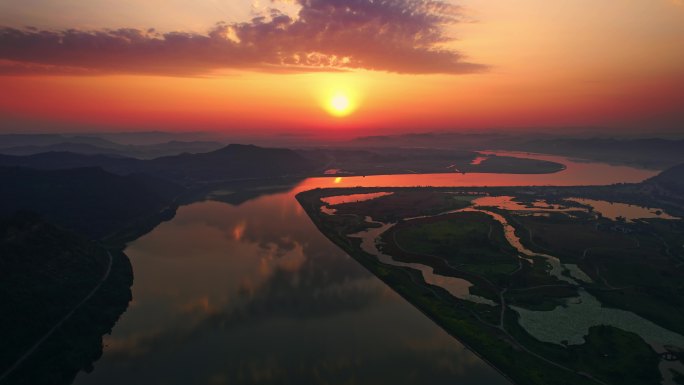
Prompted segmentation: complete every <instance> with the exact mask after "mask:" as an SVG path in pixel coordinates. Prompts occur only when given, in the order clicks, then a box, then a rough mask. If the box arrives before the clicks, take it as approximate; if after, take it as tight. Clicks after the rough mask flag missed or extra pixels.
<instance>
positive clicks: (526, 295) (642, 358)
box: [297, 188, 684, 385]
mask: <svg viewBox="0 0 684 385" xmlns="http://www.w3.org/2000/svg"><path fill="white" fill-rule="evenodd" d="M349 190H352V189H349ZM366 190H367V189H359V190H358V191H355V192H368V191H366ZM384 190H387V189H384ZM390 190H392V189H390ZM499 190H501V191H502V192H503V191H505V193H506V194H510V195H513V196H515V190H514V189H506V190H503V189H498V190H497V189H480V190H479V191H478V190H476V189H469V190H466V191H459V194H460V195H459V194H455V193H454V192H450V191H446V190H445V189H422V190H421V189H410V190H408V189H397V190H396V191H394V192H395V194H394V195H392V196H388V197H383V198H379V199H376V200H374V201H367V202H359V203H357V204H348V205H346V206H345V207H344V211H343V212H340V211H338V213H339V214H343V215H333V216H330V215H324V214H321V213H320V205H321V202H320V200H319V197H321V196H325V195H326V194H329V195H339V192H335V191H334V190H315V191H309V192H306V193H302V194H300V195H298V197H297V198H298V200H299V201H300V203H301V204H302V206H303V207H304V208H305V210H306V211H307V213H308V214H309V216H310V217H311V218H312V219H313V221H314V223H316V225H317V226H318V227H319V229H320V230H321V231H322V232H323V233H324V234H325V235H326V236H327V237H328V238H330V239H331V240H332V241H333V242H335V243H336V244H337V245H338V246H340V247H341V248H343V249H344V250H345V251H346V252H347V253H349V255H351V256H352V257H354V258H355V259H356V260H357V261H359V262H360V263H361V264H363V265H364V266H365V267H366V268H368V269H369V270H370V271H371V272H373V273H374V274H375V275H377V276H378V277H379V278H380V279H382V280H383V281H385V282H386V283H388V284H389V285H390V286H391V287H392V288H393V289H394V290H395V291H397V292H398V293H399V294H401V295H402V296H403V297H404V298H406V299H407V300H409V301H410V302H411V303H412V304H413V305H414V306H416V307H417V308H418V309H420V310H421V311H423V312H424V313H425V314H427V315H428V316H429V317H430V318H432V319H433V320H434V321H435V322H436V323H438V324H439V325H440V326H442V327H443V328H444V329H445V330H446V331H448V332H449V333H450V334H452V335H453V336H455V337H456V338H458V339H459V340H461V341H462V342H464V343H465V344H467V345H468V346H469V347H470V348H471V349H472V350H473V351H475V352H477V353H478V354H480V355H481V356H482V357H483V358H484V359H486V360H487V361H488V362H490V363H491V364H492V365H494V366H495V367H497V368H498V369H500V370H501V371H502V372H503V373H505V374H506V375H507V376H509V377H510V378H512V379H513V380H514V382H516V383H519V384H547V385H554V384H590V383H594V384H596V383H607V384H634V385H636V384H651V383H658V382H659V381H660V373H659V371H658V362H659V358H658V356H657V355H656V353H655V352H654V351H653V350H652V349H651V347H650V346H649V345H648V344H646V343H645V342H644V340H643V339H642V338H641V337H639V336H638V335H636V334H633V333H629V332H625V331H623V330H620V329H617V328H615V327H608V326H595V327H592V328H591V329H590V330H589V334H588V335H587V336H586V337H585V343H584V344H581V345H569V346H563V345H557V344H552V343H545V342H540V341H538V340H536V339H535V338H533V337H532V336H530V335H529V334H528V333H527V332H526V331H525V329H523V328H522V327H521V326H520V324H519V323H518V321H517V313H516V312H515V311H513V310H512V309H510V310H508V311H505V312H504V313H501V306H496V307H491V306H484V305H477V306H475V305H474V304H472V303H468V302H467V301H462V300H458V299H456V298H454V297H452V296H451V295H450V294H449V293H448V292H446V291H445V290H443V289H441V288H439V287H436V286H431V285H427V284H426V283H425V282H424V280H423V279H422V276H421V275H420V273H418V272H417V271H413V270H411V269H407V268H400V267H394V266H387V265H383V264H380V263H379V262H378V261H377V259H376V258H375V257H374V256H371V255H368V254H366V253H364V252H363V251H362V250H361V249H360V248H359V243H358V239H356V240H352V239H350V238H348V237H347V236H346V235H347V234H351V233H356V232H359V231H361V230H362V229H363V228H364V227H368V226H369V224H368V223H365V222H364V221H363V220H362V219H361V218H363V217H365V216H366V215H370V216H373V218H376V219H380V220H383V221H387V220H395V221H398V223H397V224H396V225H395V226H394V227H392V228H391V229H390V230H389V231H387V232H386V233H385V234H383V236H382V239H383V241H384V243H385V244H384V246H383V251H384V252H385V253H387V254H390V255H392V256H393V257H394V258H395V259H397V260H402V261H406V262H418V263H422V264H426V265H430V266H432V267H433V268H434V269H435V272H437V273H438V274H442V275H452V276H457V277H462V278H465V279H468V280H469V281H471V282H472V283H474V286H473V287H471V289H470V290H471V293H473V294H476V295H481V296H485V297H487V298H490V299H492V300H493V301H494V302H496V303H501V299H500V298H499V297H501V298H503V299H504V300H505V302H506V305H507V306H508V305H515V306H518V307H523V308H526V309H530V310H538V311H548V310H552V309H554V308H555V307H557V306H559V305H564V303H565V301H566V299H567V298H571V297H572V298H574V297H577V295H578V286H577V285H574V284H569V283H567V282H563V281H559V280H558V279H557V278H555V277H553V276H551V275H549V273H548V271H547V269H548V266H547V264H546V262H545V260H544V259H543V258H541V257H533V259H534V263H533V264H532V263H529V262H527V261H520V260H519V259H518V256H517V252H516V251H515V250H514V249H513V248H512V247H511V246H510V245H509V244H508V243H507V241H506V239H505V237H504V234H503V229H502V227H501V226H500V224H499V223H498V222H495V221H494V220H493V219H492V218H491V217H490V216H488V215H485V214H482V213H477V212H460V213H452V214H448V215H443V216H439V217H431V218H420V219H413V220H410V221H403V220H401V218H405V217H415V216H419V215H431V214H435V213H441V212H444V211H446V210H445V208H446V207H449V206H450V205H453V206H452V207H459V206H460V207H464V206H466V205H467V204H468V203H469V201H470V197H472V196H473V195H472V194H473V193H477V192H479V193H483V192H490V193H491V192H494V191H499ZM352 191H353V190H352ZM550 192H552V194H553V195H552V196H553V197H554V199H555V200H556V201H562V196H561V195H559V192H558V191H555V190H551V189H550V188H539V196H537V197H535V195H534V194H535V193H534V190H530V188H526V189H525V192H524V194H525V196H526V199H530V200H533V199H542V198H543V197H544V196H545V194H549V193H550ZM573 195H574V194H573ZM459 196H462V197H465V199H463V198H458V197H459ZM421 197H423V198H425V199H424V200H422V199H421ZM459 200H460V202H461V204H458V203H456V204H455V203H454V202H459ZM341 206H342V205H341ZM495 211H497V210H495ZM497 212H500V213H501V214H502V215H504V216H505V217H506V218H507V220H509V223H511V224H512V225H513V226H514V227H515V228H516V234H517V235H518V236H520V238H521V241H522V242H523V244H524V245H525V246H526V247H527V248H529V249H532V250H534V251H536V252H542V253H547V254H551V255H555V256H559V257H560V258H561V260H562V261H563V262H565V263H576V264H578V265H579V266H580V268H581V269H582V270H583V271H584V272H585V273H587V274H588V275H589V276H590V277H591V278H592V279H593V280H594V282H593V283H586V284H585V283H582V285H583V286H584V288H585V289H586V290H588V291H589V292H591V293H592V294H593V295H595V296H596V297H597V298H598V299H599V300H600V301H601V302H602V303H603V304H604V306H610V307H616V308H621V309H624V310H628V311H632V312H634V313H636V314H638V315H640V316H642V317H644V318H647V319H649V320H651V321H653V322H655V323H657V324H659V325H661V326H663V327H665V328H668V329H670V330H672V331H676V332H679V333H684V330H682V329H683V328H682V326H681V325H684V318H683V317H684V313H682V312H681V309H682V308H684V303H682V298H684V293H683V292H682V290H683V282H684V279H682V278H684V276H682V271H681V270H682V269H680V268H679V267H678V265H677V263H679V262H678V261H679V259H678V258H679V257H680V251H679V250H674V248H675V247H676V246H677V245H679V247H681V245H682V244H684V242H683V240H684V237H681V233H680V232H679V231H680V230H682V229H684V226H681V224H671V223H666V222H663V221H662V220H656V221H654V222H653V223H649V222H646V221H641V222H640V221H636V222H634V223H629V224H626V223H615V222H611V221H609V220H607V219H602V218H598V219H597V218H593V217H592V216H591V215H583V216H580V217H575V218H570V217H568V216H566V215H565V214H558V215H551V216H549V217H533V216H524V215H518V214H516V213H511V212H506V211H505V210H498V211H497ZM680 226H681V227H680ZM500 314H503V315H504V317H503V321H504V322H503V324H502V326H500V325H499V315H500ZM547 360H548V361H547ZM558 365H560V366H558ZM582 373H585V374H586V373H589V374H590V375H591V376H593V378H594V379H591V378H590V377H587V376H586V375H583V374H582Z"/></svg>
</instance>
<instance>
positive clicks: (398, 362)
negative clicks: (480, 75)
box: [75, 157, 654, 385]
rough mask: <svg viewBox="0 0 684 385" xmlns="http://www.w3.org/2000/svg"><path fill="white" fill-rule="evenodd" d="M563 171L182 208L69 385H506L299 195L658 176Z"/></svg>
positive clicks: (391, 182) (135, 260)
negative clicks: (330, 234)
mask: <svg viewBox="0 0 684 385" xmlns="http://www.w3.org/2000/svg"><path fill="white" fill-rule="evenodd" d="M550 158H553V159H558V158H556V157H550ZM563 163H565V164H566V165H568V168H567V170H566V171H563V172H561V173H557V174H550V175H494V174H466V175H461V174H437V175H405V176H375V177H366V178H363V177H342V178H312V179H307V180H305V181H303V182H302V183H301V184H300V185H298V186H297V187H295V188H294V189H292V190H291V191H289V192H286V193H280V194H273V195H264V196H261V197H258V198H256V199H253V200H250V201H247V202H245V203H243V204H241V205H238V206H232V205H229V204H225V203H219V202H212V201H207V202H199V203H194V204H191V205H188V206H184V207H181V208H180V209H179V210H178V213H177V215H176V216H175V218H174V219H173V220H171V221H169V222H166V223H162V224H161V225H159V226H158V227H157V228H155V229H154V230H153V231H152V232H150V233H149V234H147V235H145V236H143V237H141V238H140V239H138V240H136V241H135V242H133V243H131V244H130V245H129V247H128V248H127V249H126V254H127V255H128V256H129V257H130V259H131V262H132V264H133V269H134V274H135V282H134V285H133V298H134V299H133V302H132V303H131V304H130V307H129V309H128V310H127V311H126V313H125V314H124V315H123V316H122V318H121V319H120V320H119V322H118V323H117V325H116V326H115V328H114V331H113V333H112V335H111V336H108V337H106V338H105V341H104V343H105V345H106V346H105V350H104V355H103V357H102V358H101V359H100V360H99V361H98V362H97V363H96V364H95V370H94V371H93V372H92V373H90V374H85V373H81V374H80V375H79V376H78V377H77V379H76V381H75V383H76V384H79V385H86V384H87V385H90V384H93V385H107V384H117V385H118V384H184V385H188V384H241V383H291V384H307V383H330V384H347V383H349V384H352V383H366V384H381V383H401V384H405V383H415V384H419V383H420V384H447V383H448V384H488V385H489V384H491V385H497V384H505V383H507V382H506V380H505V379H504V378H503V377H502V376H501V375H500V374H498V373H497V372H496V371H495V370H494V369H492V368H490V367H489V366H488V365H486V364H485V363H484V362H482V361H481V360H480V359H479V358H477V357H476V356H475V355H474V354H472V353H470V352H469V351H468V350H466V349H465V348H464V347H463V346H462V345H461V344H459V343H458V341H456V340H455V339H454V338H452V337H450V336H449V335H447V334H446V333H445V332H444V331H442V330H441V329H440V328H439V327H437V326H436V325H434V324H433V323H432V321H430V320H429V319H428V318H426V317H425V316H424V315H422V314H421V313H420V312H419V311H418V310H416V309H415V308H413V307H412V306H411V305H410V304H408V303H407V302H406V301H404V300H403V299H402V298H400V297H399V296H398V295H396V294H395V293H394V292H393V291H392V290H391V289H389V288H388V287H387V286H386V285H384V284H383V283H382V282H381V281H379V280H378V279H376V278H375V277H374V276H373V275H371V274H370V273H368V272H367V271H366V270H365V269H363V268H362V267H361V266H360V265H358V264H357V263H356V262H355V261H354V260H353V259H351V258H350V257H348V256H347V255H345V254H344V253H343V252H341V251H340V250H339V249H338V248H337V247H336V246H334V245H333V244H332V243H331V242H330V241H328V240H327V239H326V238H325V237H324V236H323V235H322V234H320V233H319V232H318V230H317V229H316V228H315V226H314V225H313V224H312V223H311V221H310V219H309V218H308V217H307V215H306V214H305V213H304V212H303V210H302V209H301V208H300V206H299V205H298V204H297V202H296V201H295V199H294V195H295V194H296V193H297V192H299V191H304V190H308V189H311V188H315V187H335V186H345V187H348V186H357V185H364V186H416V185H432V186H473V185H489V186H494V185H544V184H565V185H568V184H597V183H612V182H628V181H630V182H631V181H639V180H643V179H645V178H647V177H649V176H651V175H653V174H654V173H653V172H650V171H644V170H637V169H630V168H627V167H614V166H608V165H600V164H589V163H575V162H569V161H564V162H563ZM597 173H601V174H603V178H597V177H596V174H597ZM599 175H600V174H599ZM564 178H565V179H564ZM606 178H609V179H606Z"/></svg>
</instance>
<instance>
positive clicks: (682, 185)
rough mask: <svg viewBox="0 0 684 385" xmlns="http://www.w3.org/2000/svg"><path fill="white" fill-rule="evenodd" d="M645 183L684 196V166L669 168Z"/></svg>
mask: <svg viewBox="0 0 684 385" xmlns="http://www.w3.org/2000/svg"><path fill="white" fill-rule="evenodd" d="M644 183H647V184H656V185H658V186H661V187H663V188H666V189H668V190H671V191H672V192H675V193H678V194H680V195H683V196H684V164H680V165H677V166H674V167H671V168H668V169H667V170H665V171H663V172H661V173H660V174H658V175H656V176H654V177H652V178H649V179H647V180H646V181H645V182H644Z"/></svg>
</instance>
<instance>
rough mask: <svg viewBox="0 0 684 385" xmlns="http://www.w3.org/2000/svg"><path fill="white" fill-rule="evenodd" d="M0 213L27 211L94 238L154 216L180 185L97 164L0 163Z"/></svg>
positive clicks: (3, 214) (8, 213)
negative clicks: (44, 166) (123, 173)
mask: <svg viewBox="0 0 684 385" xmlns="http://www.w3.org/2000/svg"><path fill="white" fill-rule="evenodd" d="M0 179H1V180H2V181H3V187H2V188H0V216H9V215H11V214H13V213H14V212H16V211H20V210H26V211H32V212H36V213H39V214H40V215H42V216H43V217H44V218H45V219H46V220H48V221H50V222H52V223H55V224H58V225H60V226H63V227H65V228H68V229H71V230H76V231H78V232H81V233H83V234H86V235H88V236H90V237H94V238H99V237H102V236H105V235H108V234H110V233H112V232H114V231H117V230H120V229H122V228H124V227H126V226H127V225H129V224H131V223H132V222H134V221H137V220H141V219H144V218H147V217H150V216H154V215H157V214H158V213H159V212H160V211H161V210H162V209H163V208H165V207H167V206H169V205H171V204H172V202H173V199H174V198H175V196H176V195H178V194H180V193H181V192H182V191H183V188H182V187H180V186H178V185H175V184H172V183H169V182H167V181H162V180H159V179H157V178H152V177H149V176H140V175H131V176H121V175H115V174H112V173H109V172H107V171H104V170H102V169H100V168H77V169H68V170H35V169H29V168H22V167H11V168H7V167H0Z"/></svg>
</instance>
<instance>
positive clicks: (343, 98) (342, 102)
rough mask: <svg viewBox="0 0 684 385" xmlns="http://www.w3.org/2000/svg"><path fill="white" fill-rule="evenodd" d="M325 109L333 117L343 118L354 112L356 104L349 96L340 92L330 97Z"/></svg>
mask: <svg viewBox="0 0 684 385" xmlns="http://www.w3.org/2000/svg"><path fill="white" fill-rule="evenodd" d="M325 108H326V110H328V113H330V114H331V115H333V116H337V117H343V116H347V115H349V114H351V113H352V112H353V111H354V104H353V103H352V101H351V99H350V98H349V96H348V95H347V94H345V93H341V92H338V93H334V94H333V95H332V96H330V98H329V99H328V101H327V103H326V106H325Z"/></svg>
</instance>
